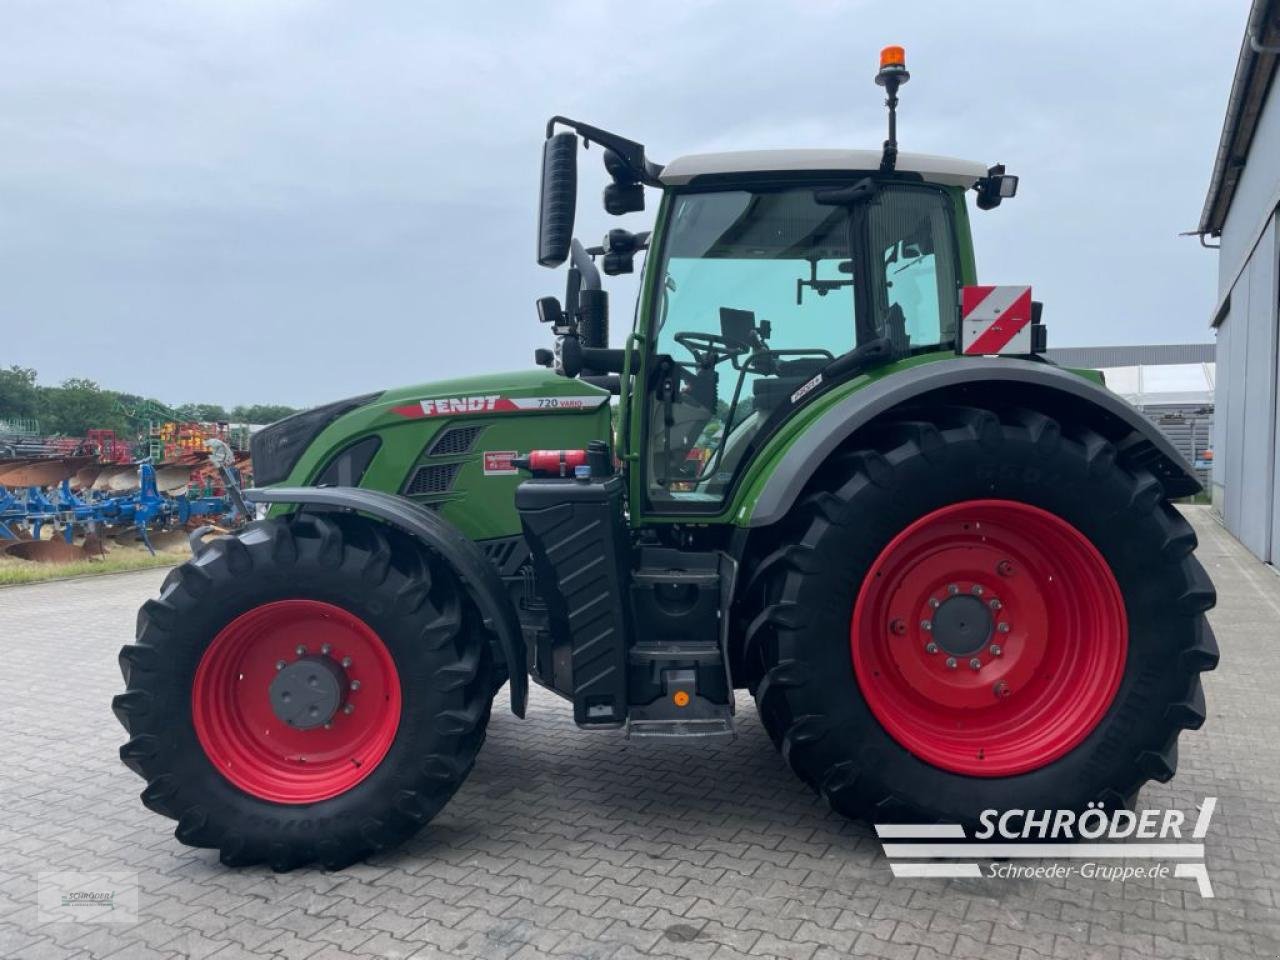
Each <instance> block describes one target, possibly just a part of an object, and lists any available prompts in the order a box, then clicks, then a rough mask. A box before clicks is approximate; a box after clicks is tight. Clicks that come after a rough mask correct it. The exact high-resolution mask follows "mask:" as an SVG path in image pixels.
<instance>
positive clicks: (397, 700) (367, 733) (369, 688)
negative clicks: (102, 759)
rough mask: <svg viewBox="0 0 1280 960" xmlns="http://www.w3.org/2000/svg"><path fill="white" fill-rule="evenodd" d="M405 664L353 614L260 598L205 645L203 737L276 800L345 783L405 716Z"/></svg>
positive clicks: (194, 706)
mask: <svg viewBox="0 0 1280 960" xmlns="http://www.w3.org/2000/svg"><path fill="white" fill-rule="evenodd" d="M400 710H401V695H400V679H399V671H398V669H397V667H396V663H395V660H394V658H393V657H392V655H391V651H390V649H389V648H388V646H387V644H386V643H384V642H383V640H382V638H381V637H379V636H378V634H377V633H376V632H375V631H374V630H373V628H372V627H371V626H370V625H369V624H368V623H366V622H365V621H363V620H361V619H360V618H359V617H357V616H355V615H354V614H353V613H351V612H349V611H347V610H345V609H343V608H342V607H338V606H335V605H333V604H329V603H324V602H322V601H318V600H303V599H290V600H276V601H272V602H269V603H264V604H262V605H260V606H257V607H253V608H252V609H250V610H248V611H247V612H245V613H243V614H241V615H240V616H238V617H236V618H235V619H234V620H232V621H231V622H230V623H228V624H227V625H226V626H225V627H223V629H222V630H221V631H219V633H218V634H217V635H216V636H214V637H213V639H212V640H210V642H209V646H208V648H207V649H206V650H205V652H204V655H203V656H202V657H201V659H200V664H199V665H198V666H197V668H196V675H195V677H194V679H193V681H192V688H191V714H192V721H193V724H194V726H195V732H196V737H197V738H198V739H199V741H200V746H201V747H202V748H203V749H204V752H205V755H206V756H207V757H208V758H209V760H210V762H211V763H212V764H213V765H214V766H215V767H216V768H217V770H218V771H219V772H220V773H221V774H222V775H223V776H224V777H226V778H227V779H228V780H229V781H231V782H232V783H233V784H235V785H236V786H237V787H239V788H240V789H241V790H243V791H245V792H246V793H248V794H250V795H252V796H255V797H258V798H260V799H263V800H270V801H273V802H276V803H316V802H319V801H321V800H326V799H328V798H330V797H334V796H337V795H338V794H340V793H344V792H346V791H347V790H350V789H351V788H352V787H354V786H355V785H356V784H357V783H359V782H360V781H361V780H363V779H364V778H365V777H367V776H368V775H369V774H371V773H372V772H373V771H374V770H375V769H376V768H377V766H378V764H379V763H380V762H381V761H382V759H383V758H384V757H385V756H386V754H387V751H388V750H389V749H390V747H391V744H392V741H393V740H394V739H395V736H396V730H397V728H398V726H399V723H400Z"/></svg>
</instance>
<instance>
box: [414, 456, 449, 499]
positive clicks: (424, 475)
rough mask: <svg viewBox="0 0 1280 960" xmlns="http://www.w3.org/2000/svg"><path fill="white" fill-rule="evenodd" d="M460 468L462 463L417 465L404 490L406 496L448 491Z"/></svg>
mask: <svg viewBox="0 0 1280 960" xmlns="http://www.w3.org/2000/svg"><path fill="white" fill-rule="evenodd" d="M461 469H462V464H460V463H437V464H432V465H430V466H425V467H419V468H418V469H417V470H415V471H414V473H413V477H412V478H410V480H409V484H408V486H406V487H405V490H404V492H405V493H406V494H407V495H408V496H417V495H420V494H425V493H448V492H449V490H450V489H452V487H453V481H455V480H456V479H458V471H459V470H461Z"/></svg>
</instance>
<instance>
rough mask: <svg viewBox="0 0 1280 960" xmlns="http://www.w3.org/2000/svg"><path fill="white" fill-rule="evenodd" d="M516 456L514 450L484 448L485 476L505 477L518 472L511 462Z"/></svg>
mask: <svg viewBox="0 0 1280 960" xmlns="http://www.w3.org/2000/svg"><path fill="white" fill-rule="evenodd" d="M517 456H518V454H517V453H516V451H514V450H486V451H485V452H484V475H485V476H486V477H507V476H511V475H512V474H516V473H519V472H520V471H519V470H517V469H516V465H515V463H514V462H513V461H514V460H515V458H516V457H517Z"/></svg>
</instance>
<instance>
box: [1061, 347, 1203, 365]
mask: <svg viewBox="0 0 1280 960" xmlns="http://www.w3.org/2000/svg"><path fill="white" fill-rule="evenodd" d="M1216 347H1217V344H1214V343H1148V344H1139V345H1135V346H1128V347H1058V348H1056V349H1053V350H1049V351H1046V353H1045V356H1046V357H1048V358H1049V359H1050V360H1052V361H1053V362H1054V363H1056V364H1058V365H1060V366H1063V367H1085V368H1088V369H1090V370H1097V369H1100V368H1102V367H1136V366H1146V367H1151V366H1162V365H1165V364H1171V363H1213V361H1214V352H1215V350H1216Z"/></svg>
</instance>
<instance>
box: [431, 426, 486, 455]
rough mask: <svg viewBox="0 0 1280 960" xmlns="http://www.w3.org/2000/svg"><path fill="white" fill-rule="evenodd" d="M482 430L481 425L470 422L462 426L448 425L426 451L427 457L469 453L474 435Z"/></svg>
mask: <svg viewBox="0 0 1280 960" xmlns="http://www.w3.org/2000/svg"><path fill="white" fill-rule="evenodd" d="M483 432H484V426H483V425H475V424H471V425H468V426H463V427H450V428H449V429H448V430H446V431H444V433H442V434H440V436H438V437H436V439H435V443H433V444H431V448H430V449H429V450H428V451H427V456H428V457H447V456H450V455H452V454H458V453H469V452H470V450H471V448H472V447H473V446H474V445H475V442H476V437H478V436H480V434H481V433H483Z"/></svg>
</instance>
